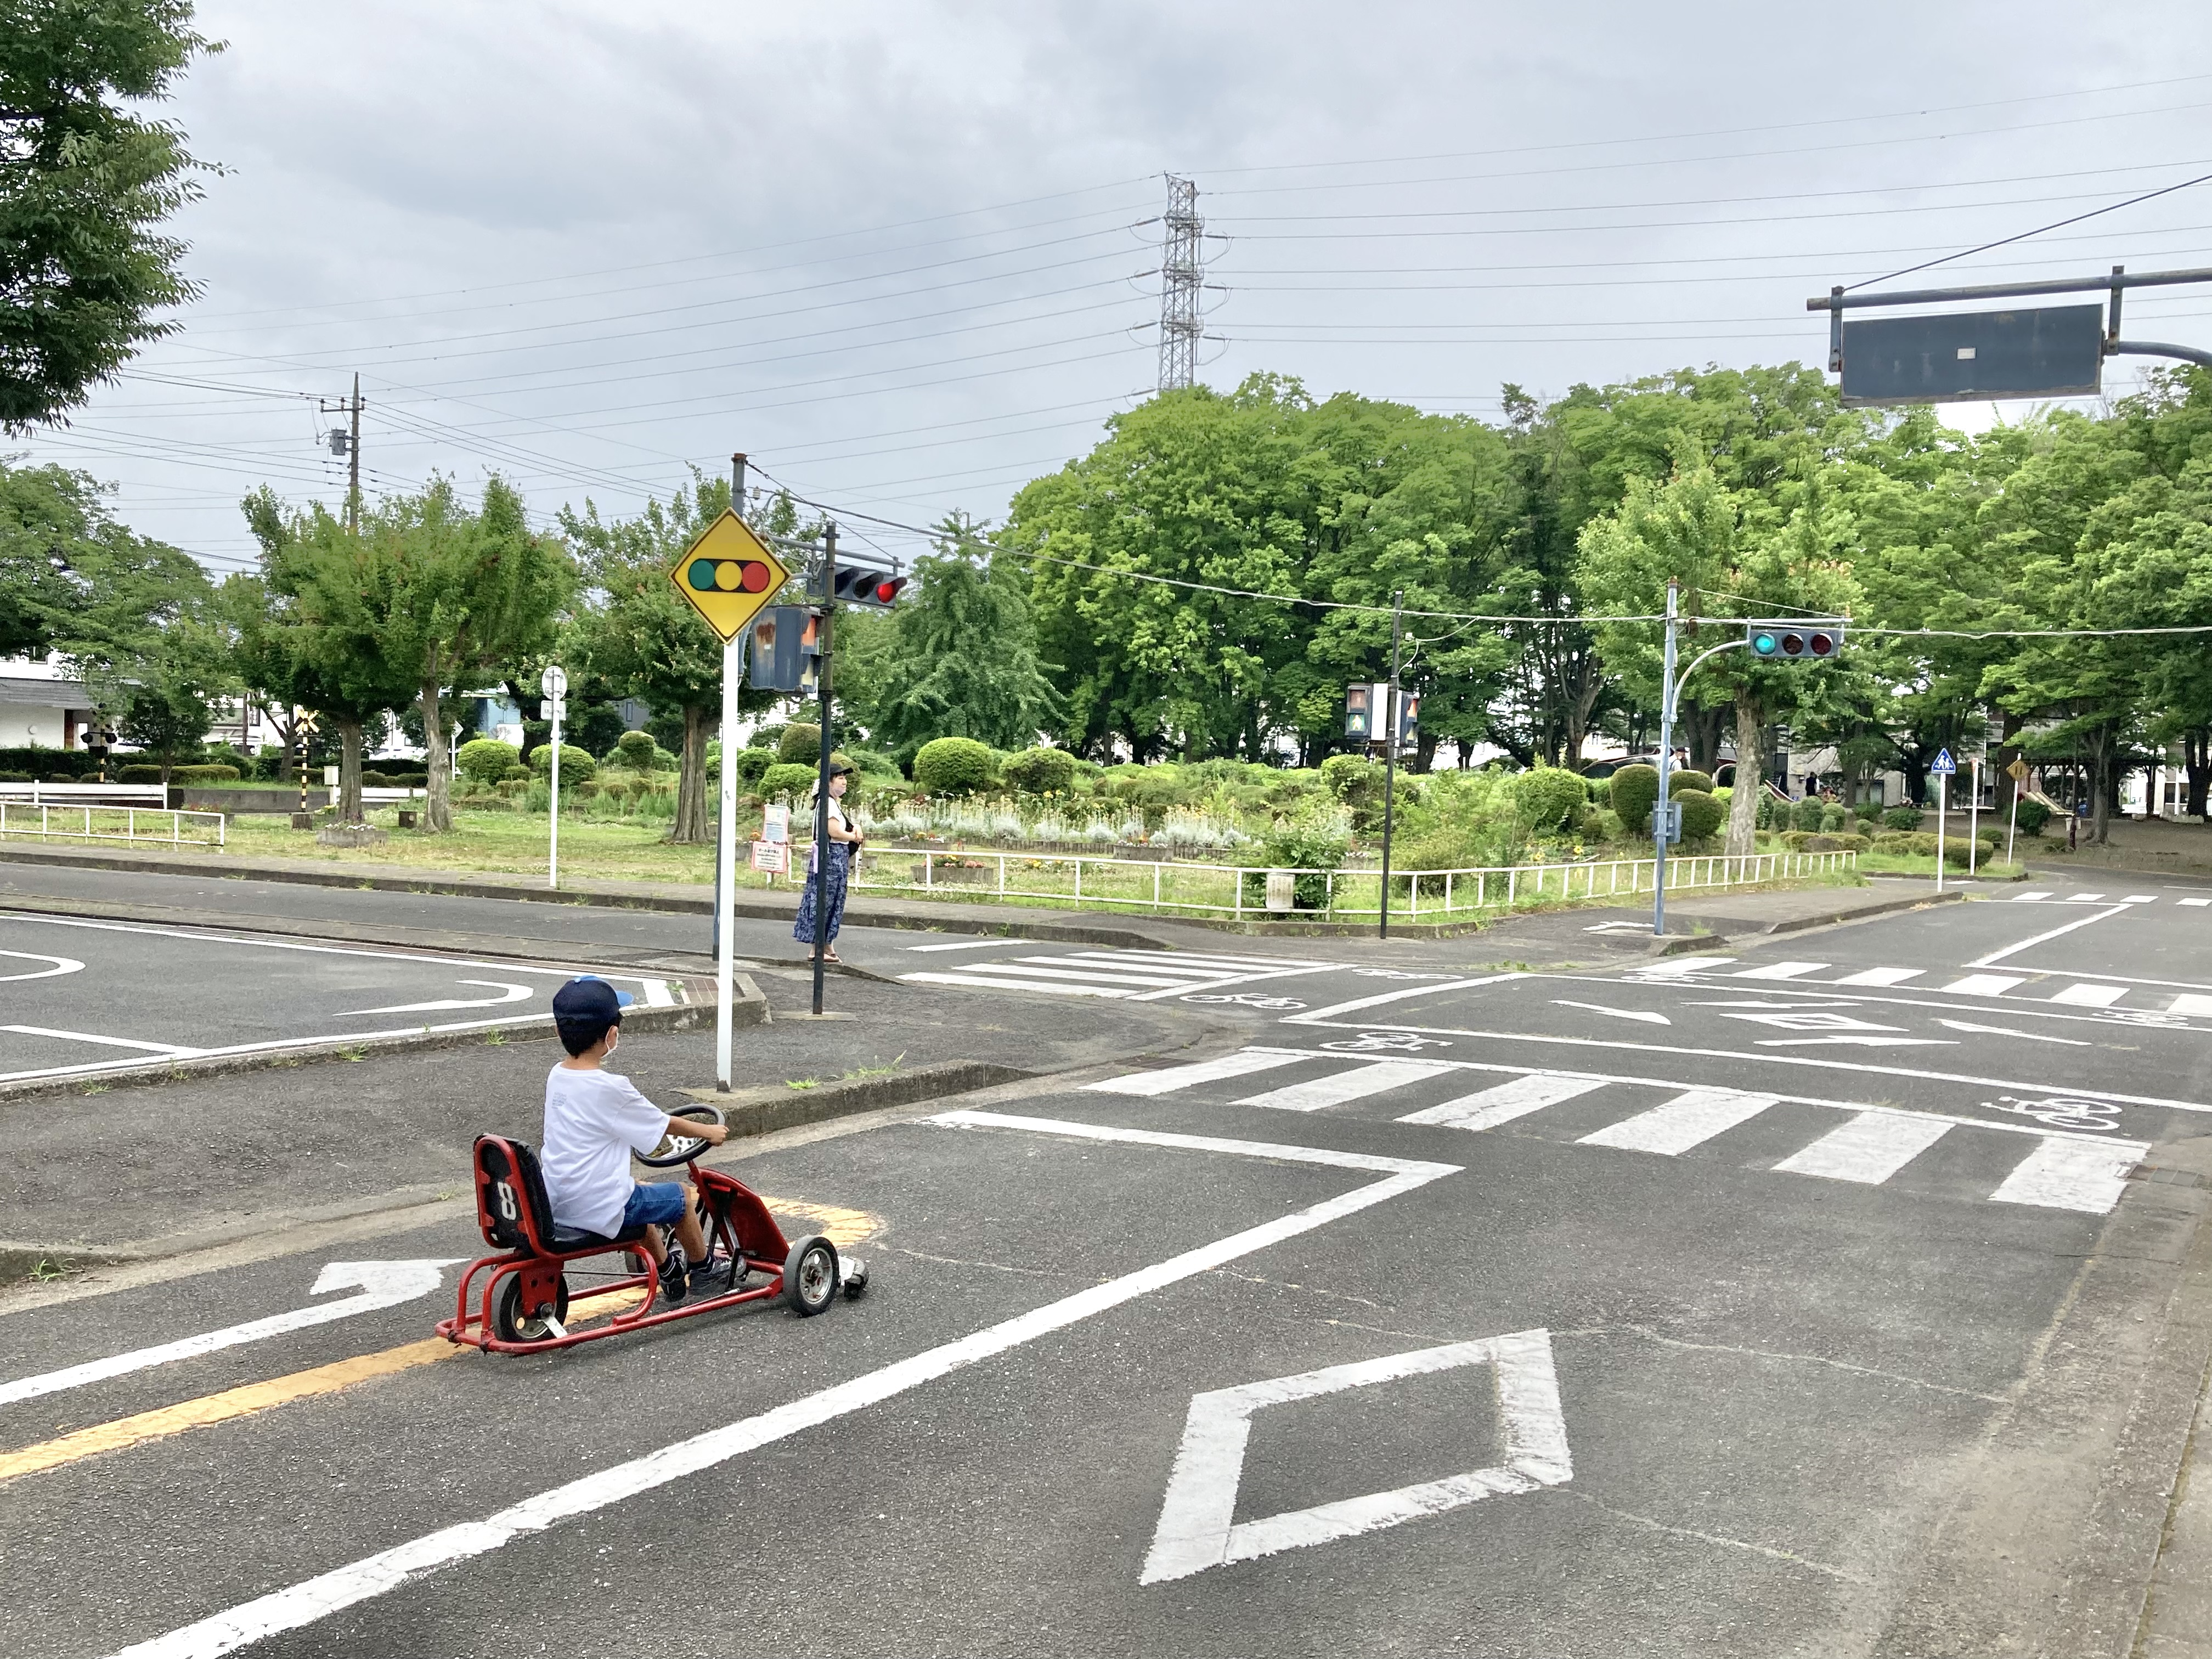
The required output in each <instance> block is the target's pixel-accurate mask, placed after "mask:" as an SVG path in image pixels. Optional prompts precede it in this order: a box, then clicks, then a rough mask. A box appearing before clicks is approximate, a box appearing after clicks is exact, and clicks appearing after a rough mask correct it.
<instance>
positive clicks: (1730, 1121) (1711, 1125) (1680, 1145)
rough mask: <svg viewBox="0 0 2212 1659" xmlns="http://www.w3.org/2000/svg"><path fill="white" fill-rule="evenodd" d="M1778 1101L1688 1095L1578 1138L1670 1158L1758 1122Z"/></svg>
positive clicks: (1724, 1092)
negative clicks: (1746, 1123)
mask: <svg viewBox="0 0 2212 1659" xmlns="http://www.w3.org/2000/svg"><path fill="white" fill-rule="evenodd" d="M1779 1099H1781V1096H1779V1095H1754V1094H1748V1093H1746V1092H1745V1091H1742V1090H1741V1089H1692V1090H1690V1091H1687V1092H1686V1093H1683V1094H1679V1095H1677V1096H1675V1097H1674V1099H1672V1100H1670V1101H1668V1103H1666V1104H1665V1105H1663V1106H1654V1107H1653V1108H1652V1109H1650V1111H1648V1112H1638V1114H1637V1115H1635V1116H1634V1117H1630V1118H1623V1119H1622V1120H1621V1121H1620V1122H1618V1123H1615V1124H1613V1125H1611V1126H1610V1127H1607V1128H1603V1129H1600V1130H1598V1131H1597V1132H1596V1133H1595V1134H1587V1135H1584V1136H1583V1137H1582V1139H1581V1141H1580V1143H1579V1144H1580V1145H1582V1146H1618V1147H1620V1148H1621V1149H1622V1150H1623V1151H1626V1152H1656V1153H1658V1154H1659V1155H1660V1156H1661V1157H1662V1158H1675V1157H1679V1156H1680V1154H1681V1153H1684V1152H1688V1151H1689V1150H1690V1148H1692V1146H1698V1145H1699V1144H1700V1143H1702V1142H1705V1141H1708V1140H1711V1139H1712V1138H1713V1137H1714V1136H1715V1135H1717V1134H1720V1133H1723V1132H1725V1131H1727V1130H1729V1129H1733V1128H1735V1126H1736V1125H1737V1124H1739V1123H1742V1122H1744V1121H1747V1120H1748V1119H1751V1118H1754V1117H1757V1116H1758V1115H1759V1114H1760V1113H1761V1112H1763V1111H1765V1109H1767V1108H1768V1107H1770V1106H1771V1105H1773V1104H1774V1103H1775V1102H1777V1101H1778V1100H1779Z"/></svg>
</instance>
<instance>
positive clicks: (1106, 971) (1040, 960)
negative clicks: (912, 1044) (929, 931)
mask: <svg viewBox="0 0 2212 1659" xmlns="http://www.w3.org/2000/svg"><path fill="white" fill-rule="evenodd" d="M1070 960H1073V958H1070V957H1015V958H1014V959H1013V960H1012V962H978V963H968V964H964V965H963V968H962V970H961V971H963V973H970V974H974V973H984V974H991V973H997V974H1012V975H1016V976H1018V977H1019V978H1023V979H1087V980H1094V981H1097V982H1098V983H1100V984H1102V985H1211V984H1212V983H1213V981H1215V980H1217V979H1218V978H1219V977H1220V975H1218V974H1211V973H1208V974H1199V975H1189V974H1164V973H1162V972H1161V971H1160V970H1159V969H1156V968H1154V967H1153V966H1152V964H1151V963H1139V964H1137V966H1138V967H1139V968H1141V969H1143V970H1144V971H1142V972H1138V971H1134V970H1133V969H1131V968H1129V967H1127V966H1123V967H1108V966H1106V965H1105V964H1104V963H1100V964H1098V965H1097V966H1096V967H1094V966H1092V965H1091V963H1077V965H1076V966H1074V967H1073V968H1062V967H1060V966H1057V965H1056V964H1058V963H1062V962H1066V961H1070Z"/></svg>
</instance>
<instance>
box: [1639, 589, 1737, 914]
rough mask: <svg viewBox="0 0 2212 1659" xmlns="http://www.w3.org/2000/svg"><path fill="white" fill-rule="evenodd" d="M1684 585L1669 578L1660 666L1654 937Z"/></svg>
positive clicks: (1663, 894) (1663, 881)
mask: <svg viewBox="0 0 2212 1659" xmlns="http://www.w3.org/2000/svg"><path fill="white" fill-rule="evenodd" d="M1680 593H1681V583H1680V582H1679V581H1678V580H1675V579H1674V577H1672V576H1669V577H1668V578H1667V645H1666V650H1665V653H1664V654H1663V655H1662V657H1661V659H1660V663H1659V805H1658V806H1657V807H1656V809H1654V811H1653V816H1652V819H1651V854H1652V857H1651V937H1652V938H1654V939H1664V938H1666V937H1667V778H1668V774H1669V773H1670V772H1672V771H1673V770H1674V765H1673V763H1674V629H1675V604H1676V601H1677V599H1679V598H1680ZM1742 771H1743V763H1742V759H1741V757H1738V758H1737V763H1736V772H1737V774H1738V776H1737V778H1736V781H1737V782H1738V783H1741V782H1742V781H1743V779H1742V776H1741V773H1742Z"/></svg>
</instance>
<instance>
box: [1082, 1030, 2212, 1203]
mask: <svg viewBox="0 0 2212 1659" xmlns="http://www.w3.org/2000/svg"><path fill="white" fill-rule="evenodd" d="M2205 1002H2206V1003H2207V1008H2206V1012H2207V1013H2212V998H2206V999H2205ZM1346 1058H1347V1057H1346V1056H1344V1055H1341V1054H1330V1053H1324V1052H1321V1051H1317V1050H1314V1049H1297V1048H1246V1049H1243V1050H1240V1051H1239V1052H1237V1053H1236V1054H1225V1055H1223V1056H1222V1057H1221V1058H1219V1059H1218V1060H1202V1061H1200V1062H1198V1063H1196V1064H1194V1065H1190V1066H1170V1067H1169V1068H1167V1069H1165V1070H1164V1071H1158V1072H1138V1073H1132V1074H1130V1075H1128V1076H1127V1077H1120V1078H1109V1079H1105V1080H1104V1081H1103V1082H1098V1083H1093V1084H1091V1085H1088V1086H1089V1087H1090V1088H1091V1089H1093V1090H1097V1091H1102V1092H1104V1093H1108V1094H1130V1095H1163V1094H1168V1093H1170V1092H1173V1091H1176V1090H1179V1089H1185V1088H1189V1087H1193V1086H1194V1085H1199V1084H1203V1083H1211V1082H1221V1081H1227V1080H1230V1079H1236V1078H1239V1077H1245V1076H1249V1075H1251V1074H1253V1073H1258V1072H1265V1071H1273V1070H1274V1069H1276V1068H1277V1067H1279V1066H1290V1065H1295V1064H1297V1062H1299V1061H1301V1060H1326V1061H1328V1062H1330V1063H1331V1064H1332V1065H1341V1064H1342V1063H1343V1062H1344V1060H1346ZM1455 1071H1474V1072H1478V1073H1480V1072H1485V1071H1491V1072H1512V1071H1516V1068H1515V1067H1511V1066H1468V1065H1466V1064H1464V1063H1460V1064H1455V1063H1453V1062H1451V1061H1449V1060H1382V1061H1369V1062H1366V1063H1365V1064H1362V1065H1353V1066H1351V1067H1349V1068H1348V1069H1346V1070H1340V1071H1336V1072H1334V1073H1332V1074H1331V1075H1330V1076H1329V1077H1328V1078H1325V1079H1321V1080H1320V1081H1319V1082H1318V1083H1315V1084H1310V1085H1291V1087H1289V1088H1285V1089H1280V1090H1276V1091H1273V1093H1272V1095H1261V1096H1255V1097H1249V1098H1247V1099H1244V1100H1240V1101H1237V1102H1234V1103H1233V1104H1236V1105H1240V1106H1243V1105H1255V1104H1271V1103H1274V1102H1276V1101H1279V1100H1287V1101H1291V1102H1293V1104H1291V1106H1290V1107H1289V1109H1291V1110H1300V1111H1318V1110H1321V1109H1323V1108H1324V1107H1326V1106H1328V1105H1342V1104H1348V1103H1352V1102H1353V1101H1357V1100H1360V1099H1364V1098H1366V1097H1369V1096H1370V1095H1374V1094H1378V1093H1383V1092H1387V1091H1389V1090H1392V1089H1396V1088H1401V1087H1405V1086H1407V1085H1413V1084H1419V1083H1421V1082H1423V1081H1425V1080H1426V1079H1430V1078H1433V1077H1437V1076H1447V1075H1449V1074H1450V1073H1453V1072H1455ZM1613 1085H1620V1086H1621V1087H1624V1088H1630V1089H1638V1090H1644V1089H1672V1090H1674V1091H1676V1093H1675V1094H1674V1098H1672V1099H1670V1100H1668V1101H1667V1102H1666V1103H1663V1104H1662V1105H1660V1106H1657V1107H1655V1108H1653V1109H1650V1110H1648V1111H1644V1112H1638V1113H1636V1114H1634V1115H1632V1116H1630V1117H1627V1118H1625V1119H1623V1120H1621V1121H1619V1122H1617V1123H1614V1124H1613V1125H1611V1126H1610V1127H1607V1128H1603V1129H1600V1130H1598V1131H1597V1132H1596V1133H1593V1134H1587V1135H1583V1136H1581V1137H1579V1139H1578V1140H1577V1144H1578V1145H1582V1146H1609V1147H1613V1148H1617V1149H1622V1150H1626V1151H1630V1152H1650V1153H1654V1154H1656V1155H1658V1156H1660V1157H1664V1158H1673V1157H1678V1156H1680V1154H1681V1153H1683V1152H1687V1151H1689V1150H1690V1149H1691V1148H1692V1147H1694V1146H1700V1145H1702V1144H1704V1143H1705V1141H1707V1140H1710V1139H1713V1138H1714V1137H1715V1136H1717V1135H1720V1134H1723V1133H1726V1132H1727V1131H1729V1129H1732V1128H1735V1127H1737V1126H1738V1125H1739V1124H1742V1123H1745V1122H1748V1121H1750V1120H1751V1119H1753V1118H1754V1117H1756V1116H1758V1115H1759V1114H1760V1113H1761V1112H1763V1111H1765V1109H1767V1108H1768V1107H1770V1106H1772V1105H1775V1104H1777V1103H1778V1102H1779V1101H1781V1100H1782V1099H1784V1098H1785V1097H1783V1096H1778V1095H1769V1094H1758V1093H1753V1092H1750V1091H1742V1090H1736V1089H1717V1088H1686V1087H1685V1086H1684V1085H1681V1084H1679V1083H1662V1082H1658V1081H1656V1080H1652V1079H1642V1078H1630V1077H1605V1076H1589V1075H1576V1074H1571V1073H1556V1072H1546V1071H1541V1070H1536V1069H1531V1070H1529V1071H1527V1072H1525V1073H1519V1074H1517V1075H1515V1076H1513V1077H1511V1078H1510V1079H1508V1080H1507V1081H1505V1082H1504V1083H1500V1084H1496V1085H1492V1086H1491V1087H1489V1088H1486V1089H1483V1090H1480V1091H1477V1092H1475V1093H1474V1094H1469V1095H1462V1096H1459V1097H1455V1098H1453V1099H1450V1100H1447V1101H1444V1102H1443V1103H1440V1104H1438V1105H1435V1106H1428V1107H1423V1108H1421V1109H1419V1110H1416V1111H1413V1112H1409V1113H1407V1114H1405V1115H1402V1116H1401V1117H1399V1118H1397V1119H1396V1120H1395V1121H1398V1122H1400V1123H1409V1124H1413V1125H1417V1126H1421V1127H1440V1128H1450V1129H1465V1130H1469V1131H1473V1132H1478V1133H1479V1132H1481V1131H1484V1130H1489V1129H1494V1128H1497V1127H1500V1126H1501V1125H1504V1124H1507V1123H1510V1122H1513V1121H1516V1120H1518V1119H1521V1118H1524V1117H1528V1116H1529V1115H1532V1114H1534V1113H1536V1112H1540V1111H1542V1110H1543V1109H1545V1108H1546V1107H1547V1106H1556V1105H1559V1104H1560V1103H1563V1102H1565V1101H1570V1100H1576V1099H1579V1098H1581V1097H1583V1096H1585V1095H1589V1094H1592V1093H1595V1091H1598V1090H1600V1089H1603V1088H1607V1087H1611V1086H1613ZM1787 1098H1790V1099H1791V1101H1792V1103H1793V1104H1796V1105H1802V1106H1813V1107H1820V1108H1823V1109H1832V1110H1841V1111H1846V1112H1849V1113H1850V1118H1849V1119H1848V1120H1847V1121H1845V1122H1844V1123H1843V1124H1841V1125H1840V1126H1838V1127H1836V1128H1834V1129H1832V1130H1830V1131H1828V1132H1827V1133H1825V1134H1823V1135H1820V1136H1819V1137H1818V1138H1816V1139H1814V1140H1813V1141H1812V1142H1810V1143H1809V1144H1808V1145H1807V1146H1804V1147H1803V1148H1802V1149H1801V1150H1800V1151H1798V1152H1795V1153H1793V1154H1791V1155H1790V1157H1789V1158H1784V1159H1783V1160H1782V1161H1781V1162H1780V1163H1778V1164H1774V1165H1773V1166H1772V1167H1773V1169H1774V1170H1777V1171H1778V1172H1779V1173H1783V1174H1787V1175H1808V1176H1822V1177H1825V1178H1826V1179H1828V1180H1831V1181H1847V1182H1856V1183H1857V1184H1860V1185H1863V1186H1880V1185H1881V1184H1882V1183H1883V1182H1887V1181H1888V1180H1889V1178H1890V1177H1891V1176H1893V1175H1895V1174H1896V1173H1897V1172H1898V1171H1899V1170H1902V1169H1903V1168H1905V1165H1907V1164H1910V1163H1911V1161H1912V1160H1913V1159H1914V1158H1917V1157H1918V1156H1919V1155H1920V1154H1921V1153H1923V1152H1926V1151H1927V1150H1928V1149H1929V1147H1930V1146H1934V1145H1935V1144H1936V1142H1937V1141H1939V1140H1941V1139H1942V1138H1943V1137H1944V1136H1945V1135H1946V1134H1948V1133H1950V1132H1951V1131H1953V1130H1954V1129H1968V1130H1973V1131H1977V1132H1980V1133H1996V1134H2006V1135H2019V1136H2022V1137H2025V1138H2028V1139H2033V1141H2034V1142H2035V1143H2036V1149H2035V1150H2034V1151H2033V1152H2031V1153H2030V1154H2029V1155H2028V1156H2027V1158H2025V1159H2023V1160H2022V1162H2021V1164H2020V1165H2019V1166H2018V1167H2017V1168H2015V1170H2014V1171H2013V1173H2012V1174H2011V1176H2008V1178H2007V1179H2006V1181H2005V1182H2004V1184H2003V1185H2002V1186H2001V1187H1999V1188H1997V1189H1996V1191H1995V1192H1993V1193H1990V1194H1989V1195H1988V1196H1989V1197H1990V1198H1991V1199H1993V1200H2000V1201H2002V1202H2004V1203H2008V1204H2022V1205H2033V1206H2040V1207H2043V1208H2046V1209H2062V1210H2079V1211H2081V1212H2085V1213H2088V1214H2093V1215H2101V1214H2103V1213H2105V1212H2107V1211H2109V1210H2110V1209H2111V1208H2112V1206H2113V1205H2115V1204H2117V1203H2118V1201H2119V1199H2120V1194H2121V1193H2122V1192H2123V1191H2124V1182H2123V1181H2122V1177H2123V1176H2125V1175H2126V1173H2127V1172H2128V1170H2130V1169H2132V1168H2133V1167H2134V1166H2135V1165H2136V1164H2137V1163H2139V1162H2140V1161H2141V1160H2142V1158H2144V1157H2145V1156H2146V1155H2148V1152H2149V1151H2150V1146H2149V1143H2148V1142H2147V1141H2136V1140H2097V1139H2092V1138H2090V1137H2089V1136H2087V1135H2085V1134H2079V1133H2051V1134H2043V1133H2039V1132H2038V1131H2036V1130H2033V1129H2031V1128H2029V1127H2027V1125H2025V1124H2013V1123H1991V1122H1986V1121H1982V1120H1980V1119H1977V1118H1960V1117H1948V1116H1943V1115H1937V1114H1936V1113H1932V1112H1913V1111H1905V1110H1902V1109H1898V1108H1894V1107H1884V1106H1859V1105H1855V1104H1853V1103H1843V1102H1836V1101H1832V1100H1826V1099H1820V1098H1815V1097H1803V1096H1800V1097H1787Z"/></svg>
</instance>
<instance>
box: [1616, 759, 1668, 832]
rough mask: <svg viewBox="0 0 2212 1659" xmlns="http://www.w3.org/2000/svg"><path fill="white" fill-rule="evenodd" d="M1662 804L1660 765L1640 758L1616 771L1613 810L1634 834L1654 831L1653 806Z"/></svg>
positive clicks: (1624, 826) (1621, 824) (1623, 827)
mask: <svg viewBox="0 0 2212 1659" xmlns="http://www.w3.org/2000/svg"><path fill="white" fill-rule="evenodd" d="M1658 804H1659V769H1658V768H1657V767H1656V766H1645V765H1644V764H1643V763H1641V762H1638V763H1637V764H1636V765H1634V766H1624V767H1622V768H1621V769H1620V770H1619V771H1617V772H1615V773H1614V774H1613V815H1614V816H1615V817H1618V818H1619V819H1620V827H1621V828H1622V829H1626V831H1627V832H1628V833H1629V834H1630V835H1632V836H1648V835H1650V833H1651V809H1652V808H1653V807H1655V806H1656V805H1658Z"/></svg>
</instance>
